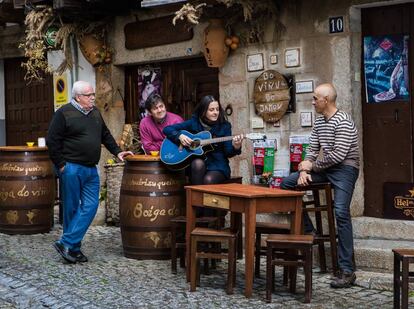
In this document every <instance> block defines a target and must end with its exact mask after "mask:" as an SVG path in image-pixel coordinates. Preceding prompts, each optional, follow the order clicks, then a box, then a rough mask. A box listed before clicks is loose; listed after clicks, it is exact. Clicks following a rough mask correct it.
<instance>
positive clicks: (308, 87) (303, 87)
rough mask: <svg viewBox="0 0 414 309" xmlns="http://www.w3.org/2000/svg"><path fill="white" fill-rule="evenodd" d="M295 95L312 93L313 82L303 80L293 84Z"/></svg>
mask: <svg viewBox="0 0 414 309" xmlns="http://www.w3.org/2000/svg"><path fill="white" fill-rule="evenodd" d="M295 90H296V93H310V92H313V80H304V81H300V82H296V83H295Z"/></svg>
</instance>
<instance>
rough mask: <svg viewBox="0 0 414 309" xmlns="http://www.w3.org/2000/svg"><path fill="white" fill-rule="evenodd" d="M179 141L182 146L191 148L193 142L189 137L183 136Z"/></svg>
mask: <svg viewBox="0 0 414 309" xmlns="http://www.w3.org/2000/svg"><path fill="white" fill-rule="evenodd" d="M178 139H179V140H180V143H181V145H183V146H185V147H190V146H191V143H192V142H193V140H192V139H191V138H189V137H188V136H187V135H184V134H181V135H180V136H179V137H178Z"/></svg>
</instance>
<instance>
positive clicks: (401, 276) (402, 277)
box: [392, 249, 414, 309]
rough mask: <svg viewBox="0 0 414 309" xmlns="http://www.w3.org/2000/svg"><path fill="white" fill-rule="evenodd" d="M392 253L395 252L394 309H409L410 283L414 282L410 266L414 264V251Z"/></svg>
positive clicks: (403, 250)
mask: <svg viewBox="0 0 414 309" xmlns="http://www.w3.org/2000/svg"><path fill="white" fill-rule="evenodd" d="M392 252H394V309H397V308H398V309H399V308H403V309H407V308H408V283H409V282H414V272H410V269H409V268H410V264H411V263H414V249H393V250H392ZM401 264H402V270H401ZM400 289H401V293H400ZM400 294H401V295H400ZM400 297H401V307H400Z"/></svg>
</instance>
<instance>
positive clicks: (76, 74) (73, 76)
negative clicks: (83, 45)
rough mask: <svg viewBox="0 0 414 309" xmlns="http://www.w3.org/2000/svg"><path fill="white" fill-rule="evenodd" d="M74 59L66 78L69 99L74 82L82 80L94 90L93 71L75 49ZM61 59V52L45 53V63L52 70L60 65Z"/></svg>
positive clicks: (94, 76) (94, 79)
mask: <svg viewBox="0 0 414 309" xmlns="http://www.w3.org/2000/svg"><path fill="white" fill-rule="evenodd" d="M74 58H75V60H74V62H75V63H74V65H73V68H72V70H71V72H70V77H69V78H68V89H69V98H70V97H71V92H72V85H73V83H74V82H75V81H78V80H83V81H86V82H89V83H90V84H91V85H93V86H94V88H96V75H95V69H94V67H93V66H92V65H91V64H90V63H89V62H88V61H86V59H85V57H83V55H82V53H81V51H80V50H79V48H77V53H76V55H75V57H74ZM63 59H64V54H63V52H62V51H61V50H56V51H49V52H48V53H47V61H48V63H49V65H50V66H51V67H52V68H53V69H56V68H57V67H58V66H59V65H60V64H61V63H62V61H63Z"/></svg>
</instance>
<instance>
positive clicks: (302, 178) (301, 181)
mask: <svg viewBox="0 0 414 309" xmlns="http://www.w3.org/2000/svg"><path fill="white" fill-rule="evenodd" d="M311 182H312V177H311V175H310V174H308V173H307V172H304V171H303V172H300V173H299V178H298V186H307V185H309V184H310V183H311Z"/></svg>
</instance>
